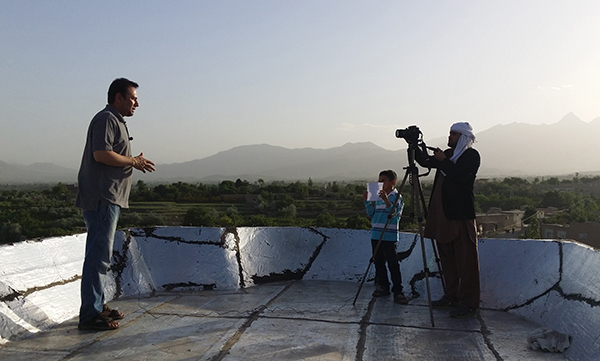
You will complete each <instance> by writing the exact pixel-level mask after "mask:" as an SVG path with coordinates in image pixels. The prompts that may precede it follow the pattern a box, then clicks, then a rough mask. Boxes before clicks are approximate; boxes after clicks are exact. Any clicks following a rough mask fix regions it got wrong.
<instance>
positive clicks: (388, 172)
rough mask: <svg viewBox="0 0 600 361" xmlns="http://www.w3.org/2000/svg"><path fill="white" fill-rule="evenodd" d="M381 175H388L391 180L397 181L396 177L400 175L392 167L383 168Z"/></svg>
mask: <svg viewBox="0 0 600 361" xmlns="http://www.w3.org/2000/svg"><path fill="white" fill-rule="evenodd" d="M379 175H380V176H382V175H384V176H386V177H387V179H389V180H390V181H395V180H396V179H398V175H397V174H396V172H394V171H393V170H391V169H388V170H382V171H381V172H379Z"/></svg>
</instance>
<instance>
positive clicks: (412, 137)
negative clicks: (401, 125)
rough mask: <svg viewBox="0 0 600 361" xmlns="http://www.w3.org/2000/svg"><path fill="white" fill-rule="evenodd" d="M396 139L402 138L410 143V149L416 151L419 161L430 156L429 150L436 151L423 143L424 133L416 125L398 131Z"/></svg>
mask: <svg viewBox="0 0 600 361" xmlns="http://www.w3.org/2000/svg"><path fill="white" fill-rule="evenodd" d="M396 138H402V139H404V140H406V142H407V143H408V148H409V149H414V150H415V157H416V158H417V159H424V158H426V157H427V156H428V153H427V149H431V150H435V149H436V148H433V147H428V146H427V144H425V142H424V141H423V132H421V129H419V127H417V126H416V125H411V126H409V127H408V128H405V129H396Z"/></svg>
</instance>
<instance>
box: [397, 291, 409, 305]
mask: <svg viewBox="0 0 600 361" xmlns="http://www.w3.org/2000/svg"><path fill="white" fill-rule="evenodd" d="M394 302H395V303H398V304H401V305H408V299H407V298H406V297H404V295H403V294H402V293H396V294H395V295H394Z"/></svg>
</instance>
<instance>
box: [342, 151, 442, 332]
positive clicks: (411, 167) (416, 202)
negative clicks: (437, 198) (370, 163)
mask: <svg viewBox="0 0 600 361" xmlns="http://www.w3.org/2000/svg"><path fill="white" fill-rule="evenodd" d="M417 148H418V145H417V143H416V142H409V147H408V150H407V153H408V166H407V167H405V168H404V169H406V172H405V174H404V178H403V179H402V184H401V185H400V188H399V190H398V192H399V193H400V194H401V192H402V189H403V188H404V185H405V184H406V180H407V179H409V183H410V184H411V186H412V188H411V213H410V214H411V216H410V218H411V219H414V217H415V215H416V217H417V221H418V224H419V236H420V239H421V253H422V256H423V271H424V273H425V284H426V286H427V302H428V306H429V316H430V319H431V326H432V327H435V323H434V320H433V307H432V304H431V290H430V287H429V277H430V275H431V272H430V271H429V268H428V267H427V255H426V254H425V241H424V236H423V234H424V228H423V220H424V218H426V207H425V197H424V196H423V189H422V187H421V182H420V181H419V177H421V176H426V175H428V174H429V172H427V173H425V174H423V175H419V169H418V168H417V166H416V165H415V153H416V150H417ZM399 199H400V196H398V197H396V201H395V202H394V205H393V206H392V209H391V211H390V213H389V214H388V218H387V221H386V223H385V226H384V228H383V231H382V232H381V236H380V237H379V240H378V241H377V244H376V246H375V249H374V250H373V257H371V259H370V260H369V265H368V266H367V270H366V272H365V274H364V276H363V278H362V280H361V283H360V286H359V287H358V291H357V292H356V296H355V297H354V302H353V303H352V305H355V304H356V300H357V299H358V295H359V294H360V291H361V289H362V287H363V285H364V283H365V280H366V278H367V275H368V273H369V270H370V268H371V265H372V264H373V261H374V257H375V255H376V254H377V252H378V250H379V246H380V245H381V242H382V239H383V235H384V233H385V231H386V229H387V227H388V225H389V222H390V220H391V219H392V216H393V212H394V208H395V206H396V204H397V202H398V200H399ZM431 246H432V248H433V252H434V255H435V260H436V262H437V266H438V270H440V273H441V269H442V268H441V267H440V263H439V257H438V255H437V250H436V247H435V244H434V243H433V240H431ZM441 278H442V287H443V288H444V291H445V289H446V287H445V284H444V278H443V277H441Z"/></svg>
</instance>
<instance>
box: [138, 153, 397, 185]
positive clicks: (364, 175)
mask: <svg viewBox="0 0 600 361" xmlns="http://www.w3.org/2000/svg"><path fill="white" fill-rule="evenodd" d="M406 164H407V160H406V153H405V152H404V151H390V150H386V149H383V148H381V147H378V146H376V145H375V144H373V143H348V144H346V145H343V146H341V147H336V148H330V149H313V148H303V149H287V148H283V147H276V146H272V145H268V144H260V145H247V146H240V147H236V148H233V149H230V150H227V151H223V152H220V153H217V154H215V155H213V156H210V157H207V158H203V159H198V160H193V161H189V162H184V163H175V164H166V165H165V164H163V165H160V167H159V170H160V171H157V172H156V173H154V174H139V173H138V174H136V178H137V179H143V180H147V181H165V180H169V179H170V180H173V179H178V180H181V181H192V180H196V181H198V180H199V181H205V182H209V181H218V180H223V179H233V180H235V179H237V178H240V179H246V180H248V181H255V180H257V179H263V180H265V181H268V180H308V178H312V179H313V180H356V179H361V180H371V179H374V178H376V177H377V175H378V174H379V172H380V171H381V170H383V169H389V168H393V169H395V170H396V171H397V172H403V171H402V167H404V166H406Z"/></svg>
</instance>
